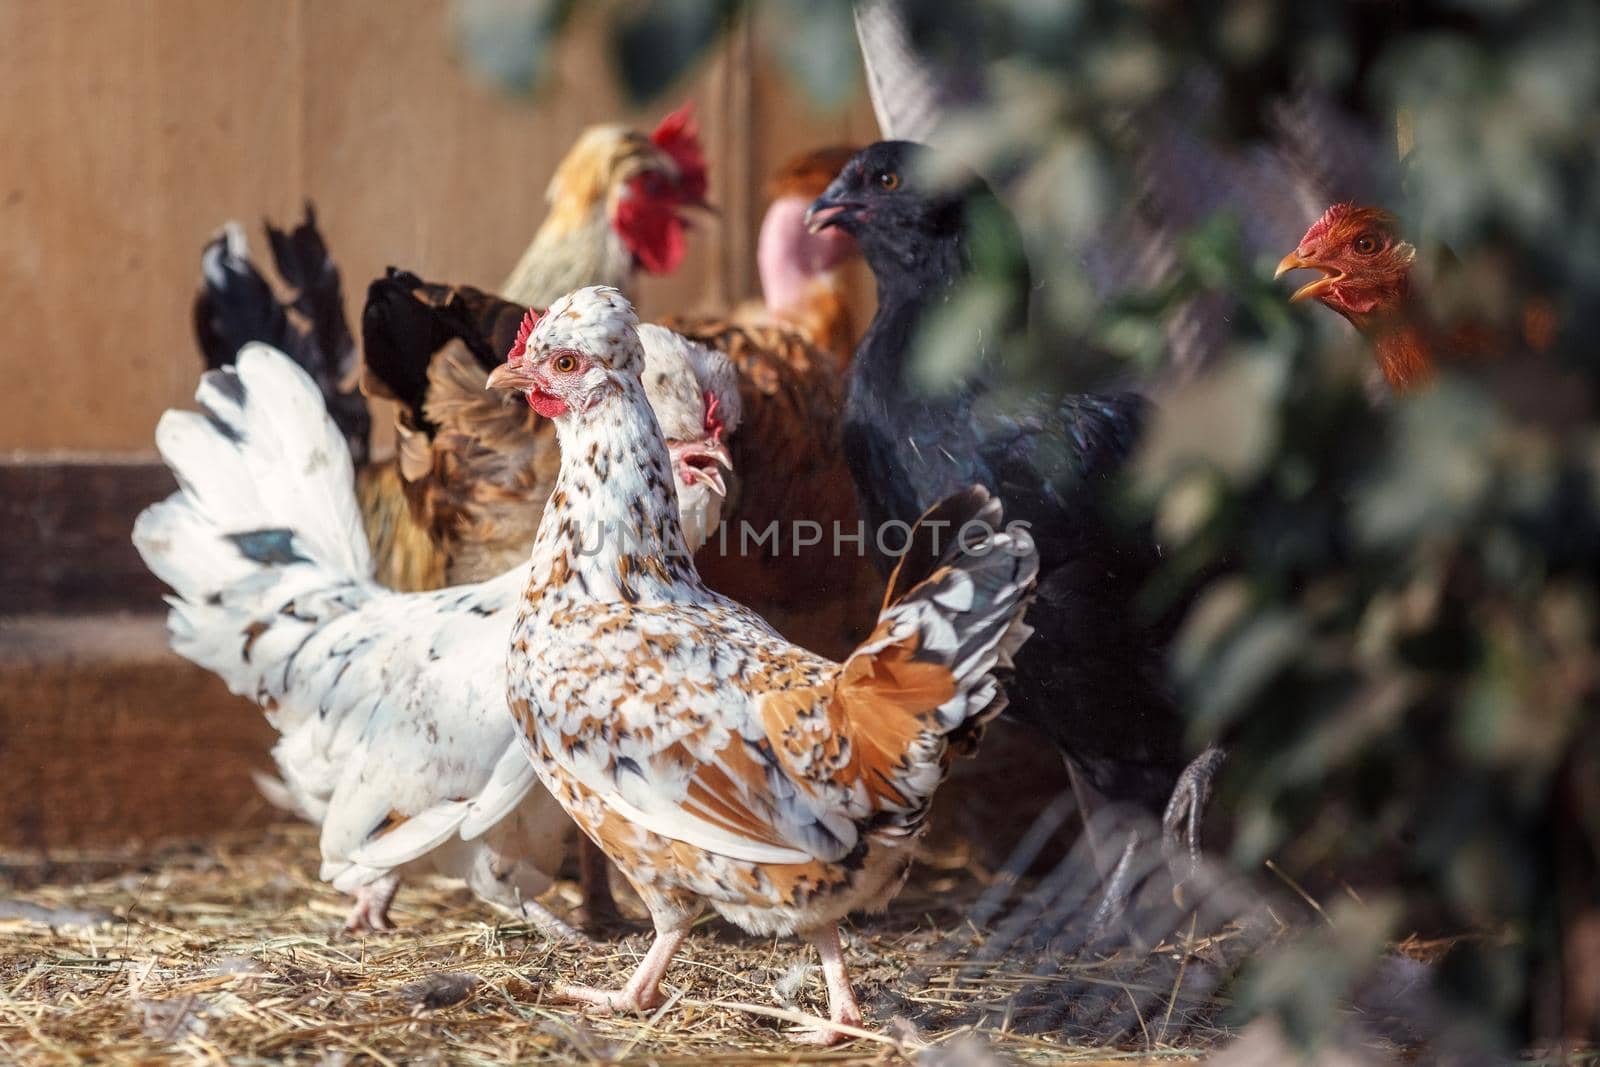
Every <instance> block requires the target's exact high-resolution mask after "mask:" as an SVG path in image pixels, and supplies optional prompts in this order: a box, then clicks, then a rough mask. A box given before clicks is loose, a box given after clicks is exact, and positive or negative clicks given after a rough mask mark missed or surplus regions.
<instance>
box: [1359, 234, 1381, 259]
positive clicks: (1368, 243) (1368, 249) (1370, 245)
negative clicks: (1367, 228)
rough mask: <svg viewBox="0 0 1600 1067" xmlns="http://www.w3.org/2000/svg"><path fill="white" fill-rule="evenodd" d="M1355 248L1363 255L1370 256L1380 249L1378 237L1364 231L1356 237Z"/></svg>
mask: <svg viewBox="0 0 1600 1067" xmlns="http://www.w3.org/2000/svg"><path fill="white" fill-rule="evenodd" d="M1355 249H1356V251H1357V252H1359V253H1360V254H1361V255H1363V256H1370V255H1372V253H1374V252H1376V251H1377V250H1378V239H1377V238H1376V237H1374V236H1373V235H1372V234H1370V233H1364V234H1362V235H1361V236H1360V237H1357V238H1356V244H1355Z"/></svg>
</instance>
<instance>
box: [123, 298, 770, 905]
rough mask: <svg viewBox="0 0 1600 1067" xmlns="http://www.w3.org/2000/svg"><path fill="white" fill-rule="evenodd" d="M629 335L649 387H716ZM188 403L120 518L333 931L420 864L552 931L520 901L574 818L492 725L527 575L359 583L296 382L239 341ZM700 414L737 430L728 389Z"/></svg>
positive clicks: (302, 389) (175, 634) (694, 512)
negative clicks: (297, 818) (266, 790)
mask: <svg viewBox="0 0 1600 1067" xmlns="http://www.w3.org/2000/svg"><path fill="white" fill-rule="evenodd" d="M644 336H645V339H646V345H647V347H648V349H649V357H648V358H649V359H650V360H651V365H652V366H653V367H654V368H655V369H656V370H657V371H658V372H660V373H664V374H668V375H680V374H682V373H684V372H685V368H692V369H693V370H694V372H695V374H696V376H697V377H702V376H709V378H710V379H712V380H719V381H732V380H733V378H732V372H731V369H729V368H728V367H727V366H726V359H725V357H723V356H721V355H720V354H719V353H715V352H712V351H710V350H708V349H705V348H704V347H703V346H700V345H696V344H694V343H692V342H690V341H688V340H686V339H685V338H682V337H680V336H679V335H677V334H674V333H672V332H671V331H669V330H666V329H662V328H659V327H655V328H650V329H647V330H646V331H645V333H644ZM196 400H197V401H198V402H199V404H200V407H201V409H202V411H201V412H187V411H169V412H167V413H166V415H165V416H163V417H162V420H161V423H160V425H159V427H158V428H157V431H156V443H157V445H158V447H159V448H160V450H161V454H162V457H163V459H164V460H165V461H166V463H167V465H168V466H169V467H171V468H172V471H173V473H174V474H175V475H176V477H177V480H178V484H179V486H180V489H179V491H178V492H177V493H175V494H173V496H171V497H169V498H168V499H167V500H165V501H163V502H161V503H158V504H155V505H153V506H152V507H150V508H149V509H147V510H146V511H145V512H144V513H143V514H142V515H141V516H140V517H139V520H138V522H137V523H136V524H135V527H134V532H133V540H134V544H135V546H136V547H137V548H138V550H139V553H140V555H141V556H142V557H143V558H144V561H145V563H146V564H147V565H148V566H149V567H150V569H151V570H152V571H153V572H154V573H155V574H156V575H157V576H158V577H160V578H161V579H162V581H164V582H166V583H167V584H168V585H169V586H171V587H172V589H173V592H174V595H173V596H171V597H169V598H168V602H169V603H170V604H171V608H172V610H171V614H170V616H169V619H168V628H169V631H170V634H171V639H172V643H173V647H174V648H175V649H176V650H177V651H178V652H179V653H180V654H181V655H183V656H184V657H186V658H187V659H190V660H192V661H194V662H195V663H198V664H200V665H201V666H203V667H206V668H207V669H209V670H212V671H214V672H216V673H217V674H218V675H220V676H221V677H222V678H223V680H224V681H226V682H227V684H228V686H229V688H230V689H232V690H233V691H234V692H235V693H238V694H241V695H244V696H248V697H250V698H252V699H254V700H255V701H257V702H258V703H259V704H261V705H262V707H263V708H264V709H265V710H266V713H267V716H268V718H269V720H270V721H271V722H272V724H273V726H274V727H276V729H277V730H278V732H279V734H280V735H281V738H280V740H279V742H278V744H277V745H276V746H275V748H274V749H273V756H274V759H275V761H276V763H277V765H278V769H279V772H280V774H281V775H282V778H283V784H284V787H285V790H286V792H287V795H288V799H289V800H290V801H291V802H292V804H293V806H294V807H295V808H296V809H298V810H299V811H300V812H301V813H303V814H304V815H305V816H306V817H307V818H309V819H311V820H312V821H314V822H317V823H318V824H319V825H320V826H321V828H322V835H321V852H322V868H321V875H322V877H323V878H324V879H326V880H328V881H331V882H332V883H333V884H334V885H335V886H336V887H337V888H338V889H340V890H341V891H343V892H346V893H350V894H352V895H353V896H355V898H356V903H355V906H354V908H353V910H352V912H351V914H350V918H349V922H348V925H349V927H350V928H352V929H372V930H385V929H390V928H391V926H390V923H389V918H388V909H389V905H390V902H391V901H392V900H393V898H394V895H395V892H396V890H397V889H398V887H399V885H400V880H401V877H402V876H403V875H404V874H407V873H411V872H418V873H421V872H427V871H435V872H439V873H443V874H447V875H451V876H454V877H459V878H462V879H464V880H465V881H466V882H467V884H468V885H469V886H471V888H472V889H473V890H474V891H475V892H476V893H477V894H478V895H479V896H480V897H482V898H483V899H484V900H485V901H487V902H488V903H490V904H492V905H495V906H497V907H499V908H502V909H504V910H506V911H507V912H510V913H511V914H513V915H516V916H518V917H520V918H523V919H525V920H527V921H529V922H531V923H533V924H534V925H536V926H537V927H539V928H540V929H541V930H543V931H545V932H547V933H548V934H550V935H553V936H572V935H573V931H572V929H571V928H570V927H568V926H567V924H566V923H564V922H563V921H562V920H561V919H559V918H558V917H556V916H555V915H554V914H553V913H551V912H550V911H549V910H548V909H546V908H545V907H544V906H542V905H541V904H540V903H539V902H538V900H537V899H536V898H537V897H539V896H540V895H541V894H543V893H544V892H545V891H546V890H548V889H549V888H550V886H551V882H552V875H553V874H554V872H555V871H556V870H557V869H558V866H559V864H560V862H561V859H562V857H563V855H564V853H565V849H566V847H567V845H568V842H569V839H570V838H571V836H572V823H571V821H570V820H569V819H568V818H567V816H566V815H565V814H564V813H563V812H562V810H561V808H560V806H559V805H558V804H556V802H555V801H554V800H553V799H552V798H551V797H550V795H549V794H548V793H547V792H546V791H545V790H544V789H543V787H541V786H540V785H539V784H538V782H537V781H536V779H535V776H534V773H533V768H532V767H531V766H530V764H529V763H528V759H527V756H526V755H525V754H524V753H523V752H522V750H521V748H520V744H519V741H518V732H517V729H516V726H515V724H514V723H513V721H512V719H511V717H510V715H508V714H507V711H506V648H507V646H508V644H509V641H510V633H511V626H512V622H513V621H514V618H515V612H516V606H517V604H518V601H519V599H520V596H521V593H522V589H523V587H524V586H525V585H526V583H527V570H528V568H527V566H526V565H522V566H519V567H517V568H515V569H513V570H511V571H509V572H508V573H506V574H504V575H502V576H500V577H498V578H494V579H491V580H489V581H486V582H482V583H478V584H474V585H463V586H456V587H453V588H450V589H444V590H438V591H434V592H426V593H396V592H393V591H391V590H389V589H387V588H385V587H383V586H382V585H379V584H378V583H377V582H376V581H374V579H373V564H372V559H371V556H370V554H369V551H368V548H367V541H366V536H365V534H364V532H363V529H362V520H361V514H360V511H359V509H358V506H357V502H356V497H355V493H354V482H353V473H352V465H351V460H350V454H349V451H348V448H347V447H346V445H345V442H344V440H343V438H342V437H341V436H340V434H339V432H338V430H337V428H336V427H335V426H334V424H333V422H332V421H331V419H330V418H329V416H328V414H327V409H326V407H325V405H324V402H323V399H322V396H321V394H320V393H319V392H318V391H317V389H316V386H315V385H314V384H313V383H312V382H311V380H310V379H309V378H308V377H307V376H306V375H305V373H304V372H303V371H301V370H300V369H299V368H298V367H296V366H295V365H294V363H293V362H292V361H290V360H289V358H288V357H286V356H284V355H283V354H282V353H280V352H278V351H276V350H274V349H271V348H268V347H266V346H264V345H250V346H247V347H246V348H245V349H244V350H242V352H241V353H240V355H239V359H238V363H237V367H236V368H234V367H230V368H226V369H222V370H217V371H212V372H210V373H207V374H206V375H205V376H204V378H203V379H202V381H201V384H200V387H199V390H198V391H197V393H196ZM664 415H665V413H664ZM719 416H720V418H721V419H722V420H723V422H724V423H726V424H727V425H728V426H729V427H730V428H731V427H733V426H736V425H737V424H738V420H739V406H738V393H737V390H732V391H731V396H730V397H727V398H724V399H723V401H722V403H721V405H720V409H719ZM713 473H715V472H713ZM705 479H706V472H704V471H697V472H695V480H696V483H697V485H698V484H699V483H701V482H703V481H704V480H705ZM715 482H720V477H719V478H717V479H715V480H714V483H715ZM704 497H705V494H704V493H698V492H697V493H695V494H685V497H684V500H685V505H686V507H687V508H688V509H689V514H686V515H685V516H684V518H685V520H686V521H685V524H686V526H688V527H689V528H691V529H695V530H702V531H703V530H704V529H706V527H707V523H708V522H709V523H711V524H714V523H715V521H716V511H717V502H708V501H707V500H706V499H704Z"/></svg>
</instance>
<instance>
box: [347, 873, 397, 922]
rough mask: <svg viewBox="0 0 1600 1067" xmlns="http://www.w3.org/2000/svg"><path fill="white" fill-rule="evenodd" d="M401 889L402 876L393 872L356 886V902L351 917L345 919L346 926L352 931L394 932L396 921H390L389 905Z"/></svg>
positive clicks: (351, 910)
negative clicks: (367, 883) (374, 880)
mask: <svg viewBox="0 0 1600 1067" xmlns="http://www.w3.org/2000/svg"><path fill="white" fill-rule="evenodd" d="M399 891H400V876H399V875H398V874H392V873H391V874H386V875H384V876H383V877H382V878H379V879H378V880H377V881H376V882H372V883H370V884H369V885H363V886H358V887H356V891H355V893H354V896H355V898H356V902H355V905H354V906H353V907H352V908H351V909H350V917H349V918H347V919H346V920H345V921H344V928H345V929H346V930H349V931H350V932H351V933H359V932H364V931H371V932H372V933H375V934H387V933H390V932H392V931H393V930H394V923H392V922H390V921H389V905H390V904H392V903H394V895H395V894H396V893H397V892H399Z"/></svg>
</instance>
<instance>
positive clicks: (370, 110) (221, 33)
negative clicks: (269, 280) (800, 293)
mask: <svg viewBox="0 0 1600 1067" xmlns="http://www.w3.org/2000/svg"><path fill="white" fill-rule="evenodd" d="M451 10H452V8H451V5H449V4H447V3H443V2H441V0H343V2H340V3H317V4H307V3H306V2H305V0H238V2H235V3H229V4H216V3H213V2H211V0H55V2H53V3H51V4H49V5H41V4H37V3H30V2H29V0H0V41H4V42H5V45H4V51H3V55H0V58H3V59H4V62H0V141H3V143H4V144H5V145H6V151H5V152H4V153H0V363H3V365H4V368H5V369H6V370H8V371H10V372H11V373H10V375H9V380H10V381H11V383H12V384H11V387H10V388H8V389H7V390H5V391H3V392H0V451H7V450H16V449H27V450H34V451H40V450H52V449H77V450H94V451H131V452H142V451H145V450H147V449H148V448H149V443H150V439H151V433H152V431H153V429H154V425H155V421H156V419H157V418H158V417H159V415H160V413H161V411H162V410H163V409H165V408H167V407H171V406H175V405H182V404H184V403H185V402H186V401H187V398H188V396H189V395H190V393H191V391H192V389H193V386H194V379H195V374H196V370H197V366H198V361H197V357H196V353H195V351H194V344H193V340H192V338H191V336H190V323H189V303H190V298H191V294H192V292H193V289H194V286H195V284H196V281H197V275H198V255H199V250H200V247H201V246H202V244H203V242H204V241H205V240H206V238H207V237H208V236H209V235H210V233H211V232H212V231H213V230H214V229H215V228H216V227H217V226H218V225H219V224H220V223H221V222H222V221H223V220H224V219H227V218H229V217H235V218H238V219H240V220H241V221H243V222H245V223H246V224H247V225H249V227H250V229H251V234H252V238H253V240H254V241H255V243H256V244H257V245H258V247H259V245H260V242H261V238H260V236H259V229H258V225H257V224H258V222H259V220H260V218H261V217H262V216H264V215H270V216H272V217H274V218H275V219H277V220H280V221H285V222H287V221H289V220H290V219H291V218H292V217H293V215H294V214H295V213H297V212H298V210H299V205H300V203H301V201H302V200H303V199H304V198H305V197H307V196H309V197H313V198H315V199H316V200H317V201H318V203H319V204H320V205H321V207H322V217H323V222H324V225H325V228H326V230H327V232H328V236H329V241H330V245H331V247H332V248H333V251H334V254H335V256H336V257H337V258H338V260H339V261H340V262H341V264H342V265H343V267H344V271H345V279H346V294H347V298H348V300H349V302H350V308H351V312H352V314H354V312H355V311H356V310H358V308H359V303H360V300H361V298H362V295H363V292H364V290H365V282H366V281H367V280H368V279H370V278H371V277H373V276H375V275H376V274H378V273H379V272H381V271H382V270H383V268H384V267H385V266H387V265H389V264H391V263H394V264H401V265H405V266H408V267H411V268H413V269H416V270H418V271H419V272H421V273H424V274H426V275H430V276H434V277H437V278H440V279H445V280H451V281H462V282H471V283H475V284H478V285H483V286H487V287H494V286H496V285H498V284H499V282H500V281H501V279H502V278H503V277H504V275H505V273H506V271H507V270H508V269H509V267H510V266H511V264H512V263H514V262H515V261H516V259H517V257H518V255H519V254H520V252H521V250H522V248H523V246H524V245H525V243H526V241H527V240H528V239H529V238H530V237H531V236H532V233H533V230H534V228H535V227H536V226H537V224H538V222H539V220H540V219H541V218H542V217H543V214H544V188H545V185H546V183H547V181H548V179H549V176H550V174H551V172H552V171H553V169H554V167H555V165H556V162H557V161H558V160H559V158H560V157H561V155H562V153H564V152H565V151H566V149H567V147H568V146H569V145H570V144H571V142H572V140H573V139H574V138H575V137H576V135H577V134H578V132H579V131H580V130H581V129H582V128H583V127H584V126H586V125H588V124H590V123H593V122H600V121H616V120H619V119H620V120H622V121H629V122H633V123H636V124H641V125H644V126H649V125H652V124H653V123H654V122H655V121H656V120H657V119H658V118H659V117H660V116H661V114H663V113H664V112H665V111H666V110H668V109H669V108H671V107H674V106H676V105H677V104H678V103H680V102H682V101H683V100H684V99H693V100H695V101H696V102H697V104H698V106H699V109H700V114H701V120H702V123H703V124H704V128H705V131H706V139H707V143H708V148H709V158H710V166H711V174H712V190H711V192H712V197H713V199H714V200H716V201H718V202H719V203H721V204H722V205H723V206H724V209H725V214H724V216H723V217H722V218H721V219H707V220H705V221H704V222H703V223H702V224H701V225H700V226H699V228H698V230H697V232H696V234H695V235H694V238H693V239H692V240H691V244H690V251H689V255H688V259H687V261H686V263H685V265H684V267H683V269H682V270H680V271H679V272H678V274H677V275H675V276H674V277H671V278H664V279H648V280H646V281H645V282H644V283H643V284H642V285H641V286H640V293H639V295H640V304H641V310H642V311H643V312H644V313H645V314H646V315H655V314H660V313H664V312H667V311H692V310H700V309H705V310H716V309H721V308H726V307H727V306H728V305H729V304H731V303H732V302H734V301H737V300H739V299H741V298H743V297H745V296H747V295H750V294H753V293H754V291H755V272H754V244H755V241H754V235H755V230H756V226H757V225H758V223H759V218H760V212H761V209H762V208H763V206H764V198H763V195H762V192H761V185H762V183H763V182H764V180H765V175H766V174H768V173H769V172H770V170H771V168H772V167H773V166H774V165H776V164H777V163H778V162H780V161H781V160H782V159H783V158H786V157H787V156H788V155H789V154H791V153H793V152H795V151H797V150H799V149H801V148H804V147H808V146H812V145H815V144H818V143H823V142H827V141H833V140H837V139H838V138H839V137H841V136H844V135H846V134H848V135H852V136H855V137H857V138H858V139H862V138H867V137H870V132H871V131H870V121H871V119H870V108H869V107H868V106H867V104H866V102H865V96H864V94H861V95H860V96H859V99H858V101H857V103H856V104H855V105H854V106H852V107H851V108H850V109H847V110H846V111H845V112H841V113H839V114H836V115H822V116H818V115H814V114H812V113H811V111H810V109H809V107H808V106H807V105H806V104H805V103H803V102H802V101H801V100H800V99H799V98H798V96H797V94H796V91H795V90H794V89H793V87H792V86H791V85H790V84H789V83H788V81H787V80H786V79H785V77H784V76H783V75H782V74H780V73H778V72H776V71H775V70H774V69H773V64H772V62H771V59H770V57H769V56H767V55H765V53H764V52H763V51H762V50H761V47H760V44H759V40H760V38H759V34H755V35H752V31H751V30H749V29H745V30H742V31H740V32H739V33H737V34H735V35H734V36H733V38H732V39H731V40H730V41H729V42H727V44H726V45H725V46H724V48H723V49H722V51H721V53H720V54H718V55H716V56H714V57H712V58H711V59H710V60H709V61H708V62H707V63H706V64H704V65H703V67H702V69H700V70H698V71H696V72H694V73H693V74H692V75H691V76H689V77H688V78H687V79H686V81H685V84H683V85H682V86H678V87H675V88H674V89H673V90H672V91H670V92H668V93H667V94H665V98H664V99H662V100H661V101H658V102H656V103H655V104H653V105H652V106H650V107H648V108H645V109H643V110H639V111H629V110H627V109H624V108H623V107H622V104H621V98H620V95H619V92H618V90H617V89H616V87H615V84H614V76H613V72H612V70H611V68H610V58H609V55H608V52H607V48H606V44H605V40H604V34H603V32H602V31H603V25H602V19H601V17H600V13H599V12H598V11H596V10H595V9H594V8H592V7H590V6H588V5H584V6H582V7H581V9H580V11H579V13H578V14H577V15H576V16H575V19H576V25H575V26H574V27H573V29H572V30H571V32H570V33H569V34H568V36H567V37H565V38H564V39H563V41H562V43H561V45H560V47H559V49H558V51H557V54H556V56H555V60H554V68H553V75H552V77H551V79H550V81H549V83H548V84H547V85H546V86H545V87H544V92H543V93H542V95H540V96H539V97H537V98H536V99H532V100H522V99H516V98H512V97H509V96H507V95H506V94H504V93H502V92H500V91H499V90H497V89H495V88H492V87H490V86H487V85H483V84H479V83H478V82H477V81H476V80H475V79H474V77H473V75H472V74H471V73H470V71H468V70H466V69H465V68H464V66H463V64H462V63H461V62H460V61H459V59H458V58H457V56H456V55H455V52H454V48H453V44H452V41H451V28H450V12H451ZM379 421H380V424H381V422H382V421H383V420H382V419H380V420H379Z"/></svg>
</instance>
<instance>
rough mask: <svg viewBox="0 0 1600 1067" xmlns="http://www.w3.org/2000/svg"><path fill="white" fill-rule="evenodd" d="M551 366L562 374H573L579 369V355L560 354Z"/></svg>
mask: <svg viewBox="0 0 1600 1067" xmlns="http://www.w3.org/2000/svg"><path fill="white" fill-rule="evenodd" d="M551 366H553V367H555V369H556V370H557V371H559V372H561V373H562V374H571V373H572V372H573V371H575V370H577V369H578V357H577V356H574V355H571V354H566V355H560V356H557V357H556V358H555V361H554V362H553V363H551Z"/></svg>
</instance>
